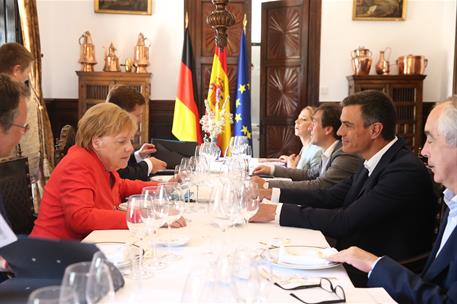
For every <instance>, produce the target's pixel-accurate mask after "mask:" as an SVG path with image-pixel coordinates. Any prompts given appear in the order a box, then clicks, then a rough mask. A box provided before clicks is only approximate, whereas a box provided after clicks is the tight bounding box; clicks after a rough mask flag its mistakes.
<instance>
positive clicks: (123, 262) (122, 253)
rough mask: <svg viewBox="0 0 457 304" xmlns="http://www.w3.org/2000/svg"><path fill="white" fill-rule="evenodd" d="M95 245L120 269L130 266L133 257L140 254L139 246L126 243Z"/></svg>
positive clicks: (101, 243)
mask: <svg viewBox="0 0 457 304" xmlns="http://www.w3.org/2000/svg"><path fill="white" fill-rule="evenodd" d="M95 245H97V247H98V248H99V249H100V250H101V251H102V252H103V254H104V255H105V256H106V258H107V259H108V260H109V261H110V262H111V263H113V264H114V266H116V267H118V268H123V267H127V266H129V265H130V263H131V257H132V255H134V254H136V255H138V252H139V247H138V246H137V245H127V244H125V243H116V242H100V243H96V244H95Z"/></svg>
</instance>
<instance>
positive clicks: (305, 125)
mask: <svg viewBox="0 0 457 304" xmlns="http://www.w3.org/2000/svg"><path fill="white" fill-rule="evenodd" d="M315 111H316V108H314V107H311V106H307V107H305V108H303V110H301V112H300V114H299V115H298V117H297V119H296V120H295V135H296V136H298V137H299V138H300V141H301V143H302V145H303V147H302V149H301V150H300V153H299V154H298V155H295V154H291V155H289V156H286V155H282V156H281V157H280V158H281V159H282V160H284V161H285V162H287V168H284V167H281V166H266V165H260V166H258V167H257V168H255V169H254V172H253V173H254V174H268V175H273V176H276V177H291V178H292V179H294V180H295V179H296V178H297V174H296V172H295V170H293V169H300V170H308V174H307V176H308V178H310V179H314V178H316V177H317V176H319V172H320V167H321V155H322V149H321V148H320V147H319V146H316V145H314V144H312V143H311V129H312V128H311V125H312V118H313V115H314V112H315ZM300 175H301V174H300Z"/></svg>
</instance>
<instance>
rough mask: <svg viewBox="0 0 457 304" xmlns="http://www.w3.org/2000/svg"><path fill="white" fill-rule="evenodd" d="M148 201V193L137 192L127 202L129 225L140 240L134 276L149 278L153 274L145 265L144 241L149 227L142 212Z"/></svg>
mask: <svg viewBox="0 0 457 304" xmlns="http://www.w3.org/2000/svg"><path fill="white" fill-rule="evenodd" d="M147 201H148V197H147V196H146V195H144V194H135V195H131V196H129V199H128V203H127V212H126V220H127V227H128V228H129V230H130V232H131V233H132V234H133V236H134V237H135V238H136V239H137V240H138V241H139V247H138V251H139V254H138V255H133V256H132V266H133V267H132V276H133V278H134V279H142V278H147V277H149V276H151V275H152V274H151V273H149V272H148V271H146V270H145V269H144V267H143V252H144V250H143V241H144V239H145V237H146V236H147V235H148V228H149V227H148V226H146V223H145V222H144V218H143V217H142V213H143V212H144V209H145V208H147ZM137 259H138V261H137Z"/></svg>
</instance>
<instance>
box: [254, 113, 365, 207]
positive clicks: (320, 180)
mask: <svg viewBox="0 0 457 304" xmlns="http://www.w3.org/2000/svg"><path fill="white" fill-rule="evenodd" d="M340 115H341V107H340V106H339V105H330V104H324V105H321V106H320V107H319V108H318V109H317V110H316V113H315V114H314V116H313V124H312V129H311V143H312V144H315V145H317V146H319V147H321V148H322V151H323V153H322V155H321V162H322V163H321V171H320V172H319V176H318V177H317V178H315V177H314V176H313V174H312V173H311V174H309V172H308V171H307V170H299V169H290V170H289V171H293V172H292V173H291V177H292V179H293V180H294V181H293V182H289V181H275V180H272V181H269V182H268V187H270V188H273V189H269V190H266V191H262V192H263V193H262V194H263V196H264V197H266V198H268V199H271V200H272V201H274V202H277V201H278V199H279V196H280V193H281V190H280V189H307V190H310V189H324V188H328V187H330V186H333V185H335V184H336V183H338V182H340V181H342V180H344V179H346V178H348V177H349V176H351V175H353V174H354V173H355V172H357V170H359V168H360V166H361V165H362V160H361V158H360V157H359V156H358V155H356V154H348V153H345V152H344V151H343V150H342V144H341V140H340V136H338V135H337V134H336V132H337V131H338V128H339V127H340V126H341V122H340ZM276 170H279V171H281V169H280V168H277V169H275V172H276ZM282 170H284V169H282ZM256 172H259V170H257V169H255V170H254V174H255V173H256ZM254 180H255V181H256V182H257V183H258V184H259V185H260V186H262V187H264V188H265V185H264V183H265V181H264V180H263V179H261V178H260V177H255V178H254ZM279 188H280V189H279Z"/></svg>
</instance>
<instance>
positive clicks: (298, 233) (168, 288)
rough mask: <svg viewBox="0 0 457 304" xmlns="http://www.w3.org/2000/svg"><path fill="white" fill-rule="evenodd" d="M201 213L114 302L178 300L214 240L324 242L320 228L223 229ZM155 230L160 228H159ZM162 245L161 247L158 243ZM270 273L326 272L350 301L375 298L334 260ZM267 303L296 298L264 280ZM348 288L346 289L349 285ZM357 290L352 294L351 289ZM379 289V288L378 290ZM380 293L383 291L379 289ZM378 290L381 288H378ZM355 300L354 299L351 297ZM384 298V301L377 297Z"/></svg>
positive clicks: (119, 238) (109, 234) (233, 244)
mask: <svg viewBox="0 0 457 304" xmlns="http://www.w3.org/2000/svg"><path fill="white" fill-rule="evenodd" d="M205 218H206V217H205V216H197V217H195V216H194V217H193V218H192V220H191V221H190V222H188V226H187V227H185V228H182V230H176V229H175V230H174V231H173V233H174V234H176V233H187V234H191V235H192V238H191V239H190V241H189V242H188V243H187V244H186V245H185V246H181V247H172V250H173V251H174V252H175V253H176V254H179V255H181V256H182V257H183V258H182V259H180V260H178V261H177V262H174V263H173V264H171V265H169V266H168V267H167V268H166V269H164V270H160V271H158V272H156V273H155V274H154V276H153V277H152V278H150V279H147V280H143V281H142V282H140V281H138V280H131V279H128V278H127V279H126V284H125V286H124V288H122V289H121V290H119V291H118V292H117V293H116V302H119V303H152V302H155V303H164V302H167V303H170V302H172V303H177V302H180V301H181V294H182V290H183V287H184V285H185V280H186V277H187V275H188V273H189V272H190V270H191V269H195V266H196V265H199V264H200V265H204V264H205V260H204V257H205V255H207V254H208V253H209V252H214V251H215V250H218V249H217V248H216V246H223V247H224V248H225V250H230V249H236V248H239V247H244V246H249V247H260V246H261V243H271V242H272V241H278V240H286V239H287V240H288V244H290V245H307V246H320V247H327V246H328V244H327V242H326V240H325V238H324V236H323V235H322V233H321V232H319V231H315V230H309V229H299V228H289V227H279V226H278V225H276V224H273V223H269V224H252V223H250V224H247V225H244V226H238V227H232V228H230V229H228V231H226V232H222V231H220V230H219V229H217V228H215V227H214V226H212V225H211V223H210V222H209V221H208V220H207V219H205ZM159 233H160V234H166V233H167V232H166V231H165V229H161V231H160V232H159ZM132 238H133V237H132V235H131V234H130V232H129V231H128V230H100V231H94V232H92V233H91V234H90V235H89V236H88V237H87V238H85V239H84V242H91V243H97V242H128V241H131V240H132ZM160 250H166V248H163V247H162V248H160ZM272 270H273V274H274V276H276V277H281V278H286V277H291V276H296V275H299V276H301V277H305V278H306V277H309V278H316V277H330V278H333V279H332V280H334V282H336V284H339V285H341V286H343V288H344V289H345V291H346V295H347V298H348V299H350V298H351V297H352V298H354V301H351V302H352V303H376V302H374V300H368V299H371V297H372V296H373V295H372V293H371V294H368V293H364V292H362V293H361V291H362V290H360V289H354V288H353V285H352V283H351V281H350V280H349V278H348V276H347V274H346V272H345V270H344V268H343V267H342V266H337V267H334V268H329V269H323V270H306V271H305V270H293V269H282V268H279V267H276V266H274V267H273V268H272ZM269 289H270V291H269V292H268V298H267V302H268V303H284V302H289V303H299V302H298V301H297V300H296V299H294V298H292V297H291V296H290V295H289V293H290V292H287V291H284V290H281V289H279V288H278V287H276V286H274V285H271V286H269ZM351 290H352V291H351ZM356 292H357V295H356ZM380 292H381V293H383V292H384V291H383V290H381V291H380ZM384 293H385V292H384ZM383 295H384V294H383ZM355 300H357V301H355ZM379 303H384V302H379Z"/></svg>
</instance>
